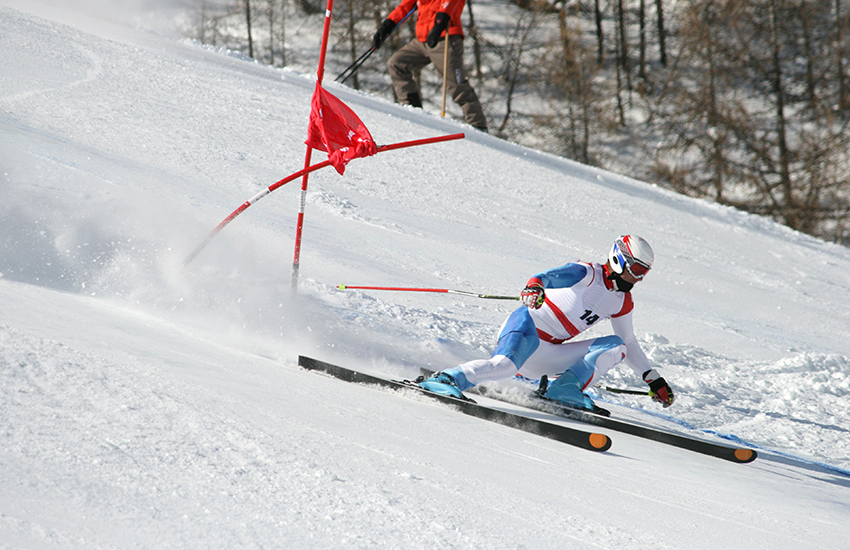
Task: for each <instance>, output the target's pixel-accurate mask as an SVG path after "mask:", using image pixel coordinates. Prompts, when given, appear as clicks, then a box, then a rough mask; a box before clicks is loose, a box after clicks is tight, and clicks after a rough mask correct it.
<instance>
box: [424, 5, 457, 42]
mask: <svg viewBox="0 0 850 550" xmlns="http://www.w3.org/2000/svg"><path fill="white" fill-rule="evenodd" d="M451 20H452V18H451V16H450V15H449V14H447V13H444V12H439V13H438V14H437V15H436V16H435V17H434V28H432V29H431V32H429V33H428V40H426V41H425V43H426V44H428V47H429V48H433V47H435V46H436V45H437V43H438V42H439V41H440V36H441V35H442V34H443V31H444V30H446V28H447V27H448V26H449V21H451ZM446 38H448V36H446Z"/></svg>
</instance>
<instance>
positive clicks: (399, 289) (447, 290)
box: [337, 285, 519, 300]
mask: <svg viewBox="0 0 850 550" xmlns="http://www.w3.org/2000/svg"><path fill="white" fill-rule="evenodd" d="M337 288H338V289H340V290H349V289H350V290H392V291H396V292H442V293H444V294H460V295H462V296H472V297H473V298H486V299H488V300H519V296H498V295H496V294H478V293H477V292H467V291H465V290H452V289H450V288H410V287H396V286H351V285H339V286H337Z"/></svg>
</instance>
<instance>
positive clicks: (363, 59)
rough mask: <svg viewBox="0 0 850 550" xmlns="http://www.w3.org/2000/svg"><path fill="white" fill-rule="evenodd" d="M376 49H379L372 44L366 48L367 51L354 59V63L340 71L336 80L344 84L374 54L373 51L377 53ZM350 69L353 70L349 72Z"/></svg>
mask: <svg viewBox="0 0 850 550" xmlns="http://www.w3.org/2000/svg"><path fill="white" fill-rule="evenodd" d="M376 51H377V49H376V48H375V46H370V47H369V49H368V50H366V51H365V52H363V53H362V54H360V57H358V58H357V59H355V60H354V63H352V64H351V65H349V66H348V67H346V69H345V70H344V71H342V72H341V73H339V76H338V77H336V78H335V79H334V82H339V83H340V84H344V83H345V81H346V80H348V77H350V76H351V75H353V74H354V73H355V72H356V71H357V69H359V68H360V65H362V64H363V63H365V62H366V60H367V59H369V56H370V55H372V54H373V53H375V52H376ZM348 71H351V72H350V73H349V72H348ZM346 73H348V74H346ZM343 76H345V78H343ZM340 79H342V80H340Z"/></svg>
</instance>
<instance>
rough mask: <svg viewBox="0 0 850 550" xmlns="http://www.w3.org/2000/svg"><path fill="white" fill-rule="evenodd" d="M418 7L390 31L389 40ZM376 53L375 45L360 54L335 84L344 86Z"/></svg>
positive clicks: (411, 10) (340, 74)
mask: <svg viewBox="0 0 850 550" xmlns="http://www.w3.org/2000/svg"><path fill="white" fill-rule="evenodd" d="M418 7H419V4H414V5H413V7H412V8H411V9H410V11H409V12H407V15H405V16H404V17H403V18H402V19H401V21H399V22H398V24H397V25H396V26H395V27H393V30H391V31H390V34H388V35H387V38H389V37H390V35H392V33H394V32H395V30H396V29H397V28H399V27H400V26H401V24H402V23H404V22H405V21H407V18H408V17H410V16H411V15H413V12H415V11H416V8H418ZM376 51H378V48H376V47H375V46H374V44H373V45H372V46H369V49H368V50H366V51H365V52H363V53H362V54H360V57H358V58H357V59H355V60H354V63H352V64H351V65H349V66H348V67H346V69H345V70H344V71H342V72H341V73H339V76H338V77H336V78H335V79H334V82H339V83H340V84H344V83H345V81H346V80H348V78H349V77H350V76H351V75H353V74H354V73H356V72H357V69H359V68H360V66H361V65H362V64H363V63H365V62H366V60H367V59H369V56H370V55H372V54H373V53H375V52H376ZM349 70H350V71H351V72H350V73H348V71H349ZM345 73H348V74H345ZM343 76H344V77H345V78H343ZM340 79H341V80H340Z"/></svg>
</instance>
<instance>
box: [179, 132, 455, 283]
mask: <svg viewBox="0 0 850 550" xmlns="http://www.w3.org/2000/svg"><path fill="white" fill-rule="evenodd" d="M463 137H464V134H462V133H461V134H450V135H448V136H438V137H433V138H425V139H415V140H412V141H403V142H400V143H391V144H389V145H379V146H378V153H383V152H384V151H392V150H395V149H404V148H405V147H416V146H417V145H427V144H429V143H440V142H443V141H452V140H455V139H463ZM330 165H331V161H330V160H326V161H323V162H319V163H316V164H314V165H313V166H308V167H306V168H304V169H303V170H299V171H298V172H295V173H294V174H291V175H289V176H287V177H285V178H283V179H282V180H280V181H278V182H275V183H273V184H272V185H270V186H269V187H267V188H266V189H264V190H262V191H261V192H259V193H257V194H256V195H254V196H253V197H251V198H250V199H248V200H247V201H245V202H244V203H242V205H241V206H239V208H237V209H236V210H234V211H233V212H232V213H231V214H230V215H229V216H227V217H226V218H224V220H222V222H221V223H219V224H218V225H217V226H216V228H215V229H213V230H212V231H211V232H210V234H209V235H207V238H206V239H204V242H202V243H201V244H200V245H199V246H198V247H197V248H196V249H195V250H194V251H193V252H192V253H191V254H189V256H188V257H187V258H186V260H184V262H183V265H184V266H186V265H189V264H190V263H191V262H192V260H194V259H195V257H196V256H197V255H198V254H200V253H201V250H203V249H204V247H206V246H207V244H209V242H210V241H211V240H212V239H213V237H215V236H216V235H218V233H219V232H220V231H221V230H222V229H224V228H225V227H226V226H227V224H229V223H230V222H232V221H233V220H234V219H235V218H236V217H237V216H238V215H239V214H241V213H242V212H244V211H245V210H246V209H247V208H248V207H249V206H251V205H252V204H254V203H256V202H257V201H259V200H260V199H262V198H263V197H265V196H266V195H268V194H269V193H271V192H272V191H275V190H276V189H279V188H280V187H283V186H284V185H286V184H287V183H289V182H290V181H292V180H294V179H297V178H300V177H302V176H305V177H306V175H307V174H309V173H310V172H315V171H316V170H318V169H320V168H324V167H326V166H330ZM302 191H303V189H302ZM302 195H303V193H302ZM302 200H303V199H302ZM302 213H303V208H302Z"/></svg>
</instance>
